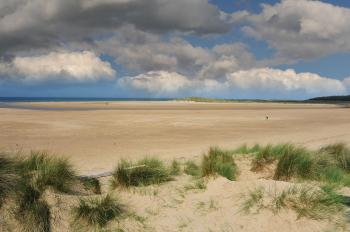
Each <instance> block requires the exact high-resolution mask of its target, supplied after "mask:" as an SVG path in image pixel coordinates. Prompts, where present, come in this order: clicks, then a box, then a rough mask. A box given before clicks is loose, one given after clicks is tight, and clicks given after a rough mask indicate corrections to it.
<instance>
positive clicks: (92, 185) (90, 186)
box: [80, 177, 101, 194]
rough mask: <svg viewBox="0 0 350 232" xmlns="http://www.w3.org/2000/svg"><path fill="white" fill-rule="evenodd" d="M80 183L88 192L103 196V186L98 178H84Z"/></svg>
mask: <svg viewBox="0 0 350 232" xmlns="http://www.w3.org/2000/svg"><path fill="white" fill-rule="evenodd" d="M80 181H81V183H82V184H83V186H84V188H85V189H86V190H90V191H92V192H93V193H95V194H101V185H100V181H99V180H98V179H97V178H94V177H83V178H80Z"/></svg>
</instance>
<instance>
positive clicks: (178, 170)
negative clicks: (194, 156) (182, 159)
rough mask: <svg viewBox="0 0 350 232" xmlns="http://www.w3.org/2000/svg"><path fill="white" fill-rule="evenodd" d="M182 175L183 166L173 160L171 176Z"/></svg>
mask: <svg viewBox="0 0 350 232" xmlns="http://www.w3.org/2000/svg"><path fill="white" fill-rule="evenodd" d="M180 173H181V165H180V163H179V162H178V161H176V160H173V161H172V162H171V166H170V175H172V176H177V175H180Z"/></svg>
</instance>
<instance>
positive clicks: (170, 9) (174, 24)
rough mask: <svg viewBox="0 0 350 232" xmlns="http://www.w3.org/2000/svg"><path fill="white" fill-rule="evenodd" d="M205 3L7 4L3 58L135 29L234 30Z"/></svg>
mask: <svg viewBox="0 0 350 232" xmlns="http://www.w3.org/2000/svg"><path fill="white" fill-rule="evenodd" d="M222 18H223V17H222V12H220V10H219V9H218V8H217V7H216V6H214V5H212V4H210V3H208V1H207V0H193V1H188V0H176V1H174V0H50V1H47V0H4V1H1V2H0V54H2V55H3V54H4V53H6V52H11V51H14V50H17V51H18V50H25V49H29V50H30V49H35V48H49V47H52V46H62V44H65V43H69V42H80V41H82V42H85V41H89V40H91V39H92V38H95V37H98V36H103V35H104V34H105V35H108V34H111V33H114V32H115V31H116V30H118V28H119V27H120V26H122V25H126V24H131V25H134V26H135V28H137V29H140V30H144V31H154V32H157V33H164V32H169V31H182V32H194V33H199V34H208V33H223V32H226V31H228V30H229V29H230V27H229V25H228V24H227V23H226V22H224V20H223V19H222Z"/></svg>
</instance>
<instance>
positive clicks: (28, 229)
mask: <svg viewBox="0 0 350 232" xmlns="http://www.w3.org/2000/svg"><path fill="white" fill-rule="evenodd" d="M21 188H22V189H21V191H20V192H18V193H17V204H18V206H17V209H16V212H15V213H16V219H17V221H18V222H19V224H20V225H21V227H22V231H25V232H49V231H51V226H50V208H49V206H48V204H47V203H46V201H45V200H43V199H41V193H40V192H39V191H37V190H36V189H34V188H33V187H31V186H30V185H23V186H22V187H21Z"/></svg>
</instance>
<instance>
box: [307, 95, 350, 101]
mask: <svg viewBox="0 0 350 232" xmlns="http://www.w3.org/2000/svg"><path fill="white" fill-rule="evenodd" d="M309 101H350V95H347V96H326V97H315V98H311V99H309Z"/></svg>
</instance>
